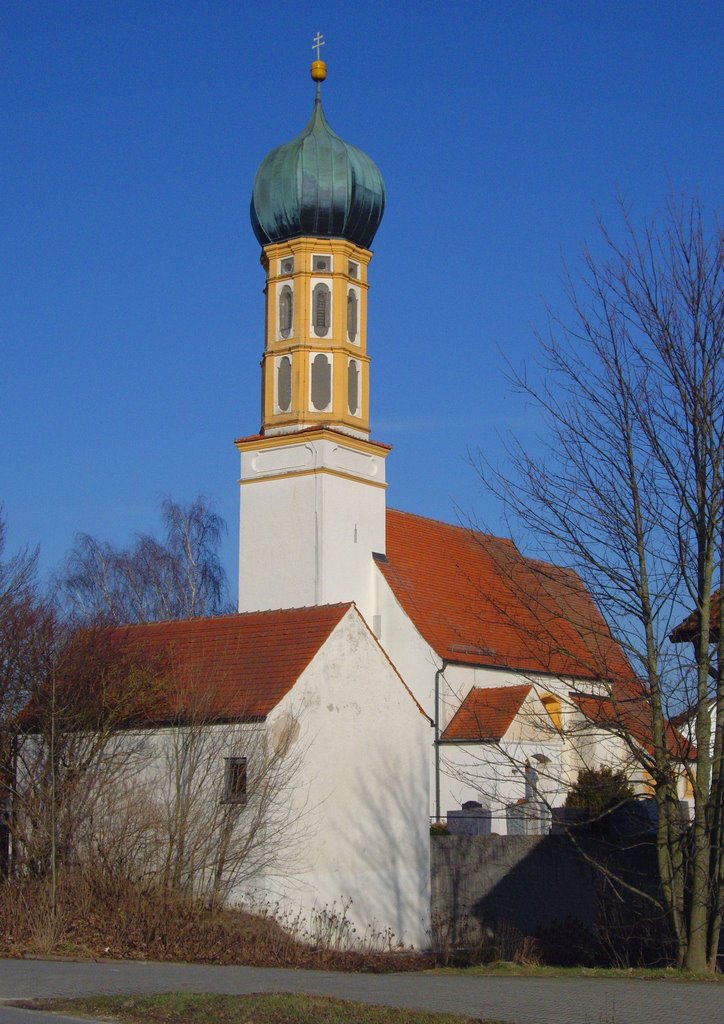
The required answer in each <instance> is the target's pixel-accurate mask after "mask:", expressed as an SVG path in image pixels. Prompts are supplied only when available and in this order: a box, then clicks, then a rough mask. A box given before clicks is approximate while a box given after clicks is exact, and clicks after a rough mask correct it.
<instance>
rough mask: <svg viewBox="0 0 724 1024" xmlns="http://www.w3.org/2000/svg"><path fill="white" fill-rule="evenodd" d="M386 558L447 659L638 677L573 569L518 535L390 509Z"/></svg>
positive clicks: (404, 599) (401, 593) (389, 572)
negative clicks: (541, 554) (532, 550)
mask: <svg viewBox="0 0 724 1024" xmlns="http://www.w3.org/2000/svg"><path fill="white" fill-rule="evenodd" d="M377 564H378V567H379V569H380V571H381V572H382V574H383V576H384V577H385V579H386V580H387V582H388V584H389V586H390V588H391V589H392V591H393V593H394V595H395V597H396V598H397V600H398V602H399V603H400V605H401V606H402V608H403V610H404V611H405V612H406V613H407V615H408V616H409V618H410V619H411V620H412V621H413V623H414V624H415V626H416V627H417V630H418V631H419V632H420V633H421V634H422V636H423V637H424V639H425V640H426V641H427V642H428V643H429V644H430V646H431V647H432V648H433V650H434V651H435V652H436V653H437V654H438V655H439V657H441V658H446V659H447V660H449V661H455V662H462V663H465V664H470V665H488V666H493V667H497V668H510V669H514V670H516V671H520V672H536V673H543V674H550V675H558V676H572V677H576V678H583V679H609V680H620V681H633V679H634V676H633V672H632V670H631V667H630V665H629V663H628V661H627V660H626V658H625V656H624V654H623V651H622V650H621V648H620V647H619V645H618V644H617V643H616V642H615V641H614V639H613V637H612V636H611V633H610V631H609V628H608V626H607V625H606V623H605V621H604V619H603V617H602V616H601V614H600V612H599V611H598V609H597V607H596V605H595V603H594V601H593V599H592V598H591V596H590V595H589V594H588V592H587V591H586V589H585V587H584V586H583V583H582V581H581V579H580V577H579V576H578V575H577V574H576V573H575V572H573V571H571V570H567V569H561V568H559V567H557V566H554V565H550V564H548V563H546V562H539V561H534V560H532V559H529V558H525V557H524V556H523V555H522V554H521V553H520V552H519V551H518V549H517V548H516V546H515V545H514V544H513V542H512V541H510V540H504V539H501V538H499V537H492V536H490V535H489V534H484V533H480V532H478V531H476V530H471V529H467V528H465V527H461V526H451V525H450V524H448V523H441V522H438V521H437V520H434V519H425V518H423V517H422V516H416V515H411V514H410V513H407V512H399V511H397V510H395V509H389V510H388V512H387V554H386V556H377Z"/></svg>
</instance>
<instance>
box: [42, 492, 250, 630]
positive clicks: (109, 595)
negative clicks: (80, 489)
mask: <svg viewBox="0 0 724 1024" xmlns="http://www.w3.org/2000/svg"><path fill="white" fill-rule="evenodd" d="M161 520H162V523H163V531H164V535H163V540H161V541H159V540H157V539H156V538H155V537H152V536H150V535H149V534H142V535H140V536H139V537H137V538H136V541H135V542H134V544H133V545H131V546H130V547H129V548H116V547H114V546H113V545H112V544H109V543H108V542H105V541H99V540H97V539H96V538H94V537H90V536H88V534H79V535H78V537H77V538H76V545H75V547H74V548H73V550H72V551H71V552H70V554H69V555H68V557H67V559H66V563H65V566H64V568H63V570H62V572H61V573H60V574H59V576H58V579H57V585H58V589H59V592H60V593H61V595H62V596H63V598H64V599H65V601H66V602H67V603H68V605H69V606H70V608H71V609H72V611H73V612H74V613H75V614H76V615H77V616H80V617H82V618H84V619H94V618H96V617H98V616H103V617H104V618H106V619H107V620H110V621H111V622H117V623H122V622H126V623H130V622H153V621H155V620H159V619H185V618H196V617H198V616H203V615H217V614H220V613H223V612H226V611H230V610H231V608H230V605H229V600H228V587H227V579H226V573H225V571H224V568H223V566H222V564H221V560H220V558H219V544H220V541H221V538H222V535H223V533H224V531H225V529H226V526H225V523H224V521H223V519H222V518H221V516H219V515H218V514H217V513H216V512H214V511H213V510H212V509H211V507H210V506H209V503H208V501H207V500H206V498H203V497H201V496H199V497H197V498H195V499H194V500H193V501H191V502H189V503H188V504H185V505H182V504H178V503H176V502H174V501H171V500H170V499H169V498H167V499H165V500H164V501H162V503H161Z"/></svg>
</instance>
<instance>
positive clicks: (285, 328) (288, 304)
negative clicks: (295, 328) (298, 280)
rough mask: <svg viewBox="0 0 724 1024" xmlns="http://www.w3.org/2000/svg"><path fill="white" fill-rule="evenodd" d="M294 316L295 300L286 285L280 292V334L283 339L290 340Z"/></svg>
mask: <svg viewBox="0 0 724 1024" xmlns="http://www.w3.org/2000/svg"><path fill="white" fill-rule="evenodd" d="M293 314H294V299H293V297H292V289H291V287H290V286H289V285H288V284H285V285H284V287H283V288H282V290H281V291H280V292H279V333H280V334H281V336H282V338H288V337H289V335H290V334H291V333H292V319H293Z"/></svg>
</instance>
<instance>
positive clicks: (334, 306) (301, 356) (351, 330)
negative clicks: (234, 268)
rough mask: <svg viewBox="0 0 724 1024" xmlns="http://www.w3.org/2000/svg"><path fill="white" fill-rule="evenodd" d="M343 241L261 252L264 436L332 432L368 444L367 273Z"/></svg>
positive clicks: (299, 242) (311, 241) (361, 256)
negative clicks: (263, 279)
mask: <svg viewBox="0 0 724 1024" xmlns="http://www.w3.org/2000/svg"><path fill="white" fill-rule="evenodd" d="M371 256H372V254H371V252H369V250H367V249H362V248H360V247H359V246H357V245H354V244H353V243H352V242H349V241H347V240H346V239H340V238H295V239H290V240H289V241H284V242H276V243H271V244H269V245H266V246H265V247H264V250H263V254H262V265H263V267H264V269H265V271H266V289H265V291H266V345H265V348H264V357H263V360H262V423H261V433H262V434H264V435H269V434H280V433H286V432H289V431H290V430H299V429H300V428H301V429H304V428H305V427H310V426H333V427H335V428H337V429H338V430H343V431H345V432H346V433H349V434H351V435H353V436H356V437H365V438H366V437H369V429H370V428H369V357H368V355H367V266H368V264H369V261H370V258H371Z"/></svg>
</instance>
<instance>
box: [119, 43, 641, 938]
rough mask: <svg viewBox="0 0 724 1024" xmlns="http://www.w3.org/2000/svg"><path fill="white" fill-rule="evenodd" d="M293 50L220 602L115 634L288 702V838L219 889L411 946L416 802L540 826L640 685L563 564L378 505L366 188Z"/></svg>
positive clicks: (420, 857) (255, 213) (609, 754)
mask: <svg viewBox="0 0 724 1024" xmlns="http://www.w3.org/2000/svg"><path fill="white" fill-rule="evenodd" d="M311 70H312V78H313V80H314V82H315V88H316V95H315V98H314V104H313V108H312V114H311V117H310V119H309V121H308V123H307V125H306V127H305V128H304V129H303V130H302V131H301V132H300V133H299V134H298V135H297V136H295V137H294V138H293V139H292V140H291V141H290V142H287V143H285V144H283V145H280V146H279V147H278V148H276V149H274V150H273V151H272V152H271V153H269V154H268V155H267V156H266V157H265V158H264V159H263V160H262V162H261V165H260V166H259V169H258V171H257V174H256V178H255V181H254V186H253V194H252V200H251V223H252V227H253V230H254V233H255V235H256V237H257V239H258V241H259V244H260V246H261V264H262V267H263V271H264V274H265V278H266V285H265V316H264V328H263V329H264V347H263V354H262V361H261V425H260V429H259V431H258V433H255V434H252V435H251V436H245V437H242V438H240V439H238V440H237V441H236V447H237V448H238V450H239V453H240V456H241V476H240V491H241V496H240V533H239V611H238V614H236V615H231V616H222V617H218V618H213V619H199V620H192V621H188V622H174V623H158V624H150V625H147V626H141V627H137V628H136V629H137V631H134V632H135V635H137V636H138V638H139V640H143V641H144V642H148V643H151V644H166V645H169V646H170V647H171V648H172V649H173V650H174V652H175V658H176V660H177V662H181V663H184V662H185V663H187V664H192V663H193V665H194V666H195V670H196V675H195V679H196V684H195V685H197V686H198V687H200V688H203V687H209V688H212V689H213V690H214V692H215V693H217V692H223V694H224V695H225V696H224V703H221V704H219V707H218V711H219V713H220V714H222V716H223V717H224V718H225V720H228V719H234V718H236V719H238V721H239V722H247V723H248V722H254V723H255V724H256V726H258V727H262V728H265V729H267V730H268V737H269V743H273V742H274V739H273V737H274V735H275V730H276V729H278V727H279V723H280V722H284V721H287V722H288V721H291V720H292V719H293V720H294V721H295V722H296V723H297V731H298V732H299V735H300V740H299V742H300V744H301V749H302V750H303V759H302V762H301V763H302V767H301V768H300V771H299V773H298V774H297V777H296V779H295V781H294V792H293V793H292V792H291V791H290V793H289V794H288V795H287V796H285V797H284V798H285V799H287V798H288V800H289V801H290V806H292V807H294V808H297V807H298V819H299V820H300V821H302V818H303V820H304V824H303V826H302V827H303V832H304V835H303V837H302V838H303V842H301V843H300V844H299V845H298V857H297V860H296V861H295V862H294V863H292V862H291V861H290V862H288V865H287V867H288V871H287V877H280V875H279V874H278V873H277V874H276V875H275V877H274V879H273V881H272V880H271V879H265V878H264V877H259V878H257V879H256V880H255V881H254V884H253V886H252V885H247V886H246V888H245V890H244V892H241V891H240V892H239V893H237V894H236V895H239V896H242V895H244V894H245V892H247V891H248V890H249V889H250V888H253V889H255V890H256V891H257V892H262V893H263V892H264V891H265V887H266V889H267V890H268V892H269V893H270V894H272V895H273V898H275V899H277V898H278V899H280V900H281V901H282V902H283V904H284V905H285V906H296V907H297V908H300V909H301V910H302V912H309V913H313V912H314V911H315V909H317V910H318V909H319V908H321V907H324V906H325V905H326V906H327V907H331V906H333V905H337V906H339V905H340V904H342V903H344V904H345V905H347V901H350V900H351V901H352V903H351V904H350V905H349V915H350V920H351V921H353V923H354V925H355V926H356V927H357V930H358V933H359V932H361V931H364V929H365V928H367V927H372V928H374V929H380V930H383V931H384V930H386V929H389V930H391V931H392V932H393V933H394V934H395V936H396V937H397V938H398V939H400V940H401V941H403V942H406V943H412V944H414V945H416V946H425V945H426V944H427V943H428V941H429V939H428V936H429V924H430V921H429V914H430V909H429V884H430V883H429V829H430V823H431V821H438V822H440V821H443V822H444V821H445V820H446V819H447V816H448V812H456V814H457V815H459V814H460V812H461V811H462V809H463V805H466V807H467V808H468V809H469V808H471V807H473V808H475V810H476V811H478V812H479V813H478V816H477V817H478V820H479V823H480V827H481V828H483V829H487V830H489V831H493V832H498V833H501V834H507V833H513V832H514V833H521V832H537V831H544V830H547V828H548V825H549V817H550V807H551V806H553V805H556V804H560V803H562V802H563V800H564V798H565V791H566V789H567V787H568V785H570V783H571V782H572V781H573V780H575V777H576V775H577V772H578V770H579V769H580V768H581V767H582V766H584V765H585V766H586V767H595V766H596V765H599V764H602V763H608V764H611V763H617V764H621V763H623V762H625V759H626V756H627V751H626V748H625V745H623V744H621V743H617V738H616V737H615V735H611V734H610V730H608V729H607V727H606V725H607V723H606V709H607V708H608V707H609V705H610V700H611V695H612V693H618V694H619V695H620V696H621V698H622V699H624V700H625V699H627V694H628V695H629V696H630V699H631V700H634V701H635V700H639V699H640V691H639V690H638V689H637V684H636V681H635V678H634V675H633V672H632V670H631V667H630V666H629V664H628V662H627V660H626V658H625V656H624V654H623V652H622V651H621V649H620V647H619V646H618V645H617V644H616V642H615V641H614V639H613V638H612V636H611V634H610V632H609V629H608V627H607V625H606V623H605V622H604V621H603V619H602V617H601V615H600V613H599V612H598V610H597V608H596V606H595V604H594V602H593V601H592V599H591V598H590V596H589V595H588V594H587V592H586V590H585V589H584V587H583V585H582V583H581V581H580V580H579V579H578V577H577V576H576V575H575V574H574V573H572V572H570V571H567V570H562V569H560V568H557V567H555V566H552V565H548V564H545V563H542V562H538V561H533V560H530V559H527V558H525V557H523V555H522V554H521V553H520V552H519V551H518V550H517V548H516V547H515V545H514V544H513V543H512V542H511V541H509V540H504V539H499V538H495V537H491V536H489V535H485V534H482V533H479V532H476V531H473V530H470V529H468V528H466V527H464V526H459V525H450V524H447V523H442V522H438V521H434V520H431V519H426V518H423V517H420V516H417V515H414V514H411V513H408V512H402V511H398V510H395V509H390V508H388V507H387V504H386V486H387V484H386V461H387V456H388V454H389V453H390V447H389V445H387V444H385V443H383V442H382V441H379V440H376V439H373V438H372V437H371V436H370V423H371V415H372V414H373V412H374V393H373V391H372V388H371V385H370V372H369V370H370V355H369V354H368V349H367V344H368V337H367V309H368V289H369V283H370V278H369V275H370V272H371V261H372V251H371V246H372V244H373V240H374V237H375V233H376V231H377V229H378V227H379V225H380V222H381V220H382V216H383V213H384V208H385V188H384V183H383V179H382V175H381V173H380V171H379V169H378V168H377V166H376V164H375V163H374V162H373V160H372V159H371V158H370V157H369V156H367V155H366V154H365V153H363V152H362V151H361V150H359V149H357V148H356V147H355V146H353V145H350V144H349V143H347V142H345V141H343V140H342V139H341V138H340V137H339V136H338V135H337V134H336V133H335V132H334V131H333V130H332V128H331V127H330V125H329V124H328V122H327V119H326V117H325V114H324V111H323V108H322V99H321V85H322V82H323V81H324V79H325V76H326V68H325V64H324V62H322V61H321V60H319V59H317V60H315V61H314V62H313V64H312V69H311ZM260 312H261V311H260ZM260 333H261V316H260ZM371 341H374V339H371ZM199 669H201V671H199ZM221 675H223V680H220V678H215V677H220V676H221ZM220 681H221V682H223V685H222V686H219V683H220ZM215 699H216V698H215ZM609 724H610V723H609ZM645 741H646V738H645V736H642V742H645ZM227 760H228V759H227ZM237 760H238V759H237ZM237 767H238V766H237ZM227 771H228V765H227ZM223 772H224V766H223V765H222V764H220V765H219V775H220V778H221V776H222V775H223ZM227 782H228V780H227ZM303 808H304V811H303ZM294 813H295V816H296V814H297V812H296V811H295V812H294ZM456 814H454V813H451V814H450V818H449V824H450V826H451V827H452V825H453V823H454V822H455V820H456Z"/></svg>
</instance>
